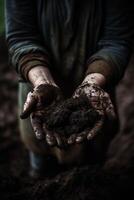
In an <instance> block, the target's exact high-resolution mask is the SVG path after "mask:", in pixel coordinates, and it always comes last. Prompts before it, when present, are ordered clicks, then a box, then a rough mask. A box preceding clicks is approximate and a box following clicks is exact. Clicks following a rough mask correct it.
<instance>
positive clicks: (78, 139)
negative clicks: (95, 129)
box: [75, 130, 89, 143]
mask: <svg viewBox="0 0 134 200" xmlns="http://www.w3.org/2000/svg"><path fill="white" fill-rule="evenodd" d="M88 133H89V130H87V131H83V132H82V133H80V134H78V136H77V137H76V140H75V141H76V143H82V142H83V141H84V140H86V139H87V134H88Z"/></svg>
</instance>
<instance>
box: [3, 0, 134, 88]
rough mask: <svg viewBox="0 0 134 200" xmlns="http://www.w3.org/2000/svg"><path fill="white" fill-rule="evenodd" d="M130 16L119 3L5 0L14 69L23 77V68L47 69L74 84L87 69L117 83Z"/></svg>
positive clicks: (118, 0)
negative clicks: (39, 67) (38, 67)
mask: <svg viewBox="0 0 134 200" xmlns="http://www.w3.org/2000/svg"><path fill="white" fill-rule="evenodd" d="M129 14H130V13H129V8H128V6H127V4H126V2H125V1H121V0H112V1H111V0H83V1H81V0H32V1H31V0H23V1H22V0H12V1H10V0H6V38H7V43H8V46H9V53H10V55H11V60H12V64H13V66H15V68H16V70H17V72H18V73H19V74H21V75H24V74H23V73H22V72H23V71H25V70H24V69H25V68H28V70H30V69H31V68H32V67H34V66H37V65H42V66H47V67H49V68H50V70H51V72H54V73H55V74H56V76H57V77H58V78H59V79H61V80H62V81H63V82H69V83H70V84H71V83H73V84H74V85H77V84H78V83H79V82H81V80H82V79H83V77H84V76H85V72H86V70H87V69H88V73H93V72H99V73H102V74H104V75H105V76H106V77H107V79H108V80H110V81H111V82H113V83H116V82H117V81H118V80H120V78H121V77H122V75H123V72H124V69H125V67H126V65H127V63H128V61H129V56H130V51H131V47H130V41H131V32H132V31H131V29H130V27H131V24H130V18H129V17H130V16H129ZM98 61H101V65H99V63H98ZM26 66H27V67H26ZM22 69H23V70H22ZM23 78H25V77H24V76H23Z"/></svg>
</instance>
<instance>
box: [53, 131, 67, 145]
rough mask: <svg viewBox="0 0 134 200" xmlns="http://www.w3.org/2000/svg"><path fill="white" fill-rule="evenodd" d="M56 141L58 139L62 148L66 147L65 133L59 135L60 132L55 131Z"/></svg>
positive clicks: (58, 143)
mask: <svg viewBox="0 0 134 200" xmlns="http://www.w3.org/2000/svg"><path fill="white" fill-rule="evenodd" d="M54 135H55V138H56V141H57V146H58V147H60V148H64V147H65V139H64V136H63V135H59V134H58V133H54Z"/></svg>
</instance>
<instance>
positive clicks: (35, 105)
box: [21, 84, 63, 146]
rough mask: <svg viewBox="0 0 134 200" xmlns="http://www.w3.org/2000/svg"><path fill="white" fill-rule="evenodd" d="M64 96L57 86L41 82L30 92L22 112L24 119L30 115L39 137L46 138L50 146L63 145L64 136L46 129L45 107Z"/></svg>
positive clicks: (40, 138)
mask: <svg viewBox="0 0 134 200" xmlns="http://www.w3.org/2000/svg"><path fill="white" fill-rule="evenodd" d="M62 98H63V97H62V94H61V91H60V89H59V88H58V87H57V86H55V85H51V84H41V85H39V86H36V87H34V89H33V91H32V92H29V94H28V95H27V99H26V102H25V104H24V110H23V112H22V114H21V118H22V119H26V118H27V117H29V116H30V118H31V124H32V127H33V130H34V132H35V134H36V137H37V139H39V140H42V139H46V142H47V144H48V145H50V146H54V145H59V146H60V145H62V138H61V136H59V135H58V134H56V133H51V132H50V131H48V130H47V129H46V127H45V124H44V123H43V116H44V114H45V113H44V109H45V108H46V107H47V106H48V105H51V104H52V103H53V102H55V103H56V102H59V101H61V100H62Z"/></svg>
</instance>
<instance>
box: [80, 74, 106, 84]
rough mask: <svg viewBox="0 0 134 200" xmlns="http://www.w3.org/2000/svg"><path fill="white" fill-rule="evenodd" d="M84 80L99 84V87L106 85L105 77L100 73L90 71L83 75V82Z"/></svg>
mask: <svg viewBox="0 0 134 200" xmlns="http://www.w3.org/2000/svg"><path fill="white" fill-rule="evenodd" d="M84 82H88V83H89V84H96V85H99V86H100V87H104V86H105V85H106V78H105V76H104V75H103V74H101V73H91V74H88V75H87V76H86V77H85V79H84V81H83V83H84Z"/></svg>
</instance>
